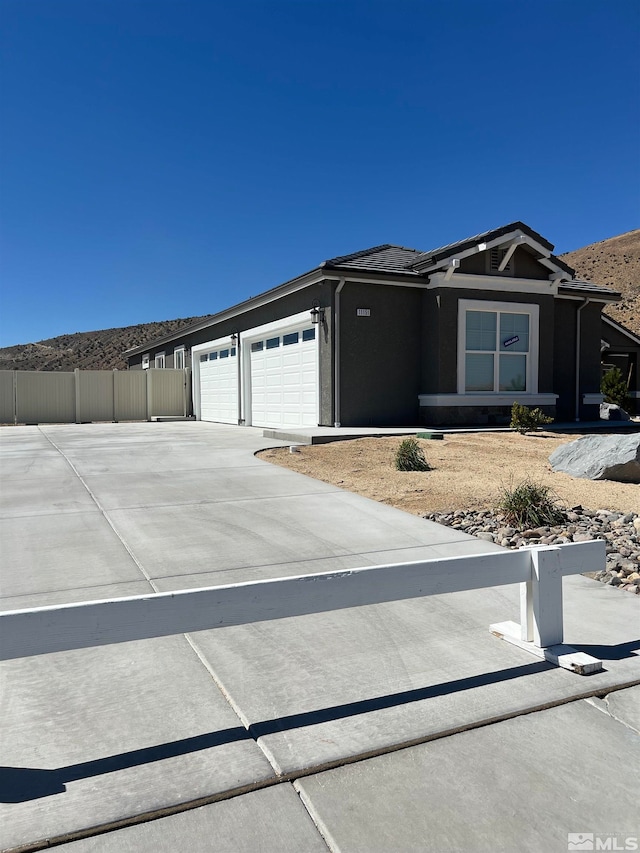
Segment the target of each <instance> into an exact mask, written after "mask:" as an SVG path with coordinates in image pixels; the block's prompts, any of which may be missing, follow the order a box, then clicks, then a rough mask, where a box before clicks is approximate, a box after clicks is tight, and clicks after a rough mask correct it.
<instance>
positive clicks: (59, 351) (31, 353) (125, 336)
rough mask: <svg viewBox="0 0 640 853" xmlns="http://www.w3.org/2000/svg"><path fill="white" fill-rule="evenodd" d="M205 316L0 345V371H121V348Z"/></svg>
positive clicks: (126, 347)
mask: <svg viewBox="0 0 640 853" xmlns="http://www.w3.org/2000/svg"><path fill="white" fill-rule="evenodd" d="M207 316H209V315H205V316H204V317H189V318H186V319H180V320H165V321H163V322H159V323H144V324H142V325H140V326H125V327H124V328H121V329H104V330H103V331H100V332H76V333H75V334H73V335H60V336H59V337H57V338H50V339H49V340H46V341H38V343H35V344H20V345H19V346H15V347H4V348H0V370H74V369H75V368H76V367H79V368H80V369H82V370H114V369H115V368H118V370H124V369H125V368H126V366H127V364H126V362H125V360H124V359H123V358H122V353H123V352H124V351H125V350H127V349H130V348H131V347H136V346H139V345H140V344H143V343H144V342H145V341H150V340H153V339H154V338H160V337H162V336H163V335H169V334H171V333H172V332H175V331H177V330H178V329H180V328H183V327H184V326H189V325H191V323H196V322H197V321H198V320H204V319H206V317H207Z"/></svg>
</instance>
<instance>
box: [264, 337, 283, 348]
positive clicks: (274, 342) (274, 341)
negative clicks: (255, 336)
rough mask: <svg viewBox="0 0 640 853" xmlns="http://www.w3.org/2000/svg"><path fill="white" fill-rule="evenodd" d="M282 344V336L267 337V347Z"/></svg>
mask: <svg viewBox="0 0 640 853" xmlns="http://www.w3.org/2000/svg"><path fill="white" fill-rule="evenodd" d="M279 346H280V338H268V339H267V349H276V347H279Z"/></svg>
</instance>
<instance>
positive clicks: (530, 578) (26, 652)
mask: <svg viewBox="0 0 640 853" xmlns="http://www.w3.org/2000/svg"><path fill="white" fill-rule="evenodd" d="M604 564H605V544H604V542H602V541H599V540H597V541H593V542H581V543H573V544H568V545H559V546H552V547H535V548H530V549H529V548H527V549H521V550H519V551H502V552H495V553H489V554H480V555H476V556H468V557H452V558H448V559H435V560H422V561H420V562H413V563H399V564H395V565H388V566H371V567H367V568H361V569H350V570H346V571H339V572H324V573H322V574H315V575H300V576H296V577H289V578H277V579H274V580H266V581H257V582H253V581H252V582H248V583H238V584H229V585H227V586H217V587H207V588H205V589H189V590H181V591H178V592H164V593H157V594H152V595H144V596H136V597H132V598H116V599H110V600H105V601H88V602H82V603H79V604H67V605H60V606H53V607H39V608H36V609H33V610H13V611H9V612H6V613H2V614H0V660H11V659H15V658H23V657H30V656H33V655H42V654H48V653H50V652H61V651H67V650H70V649H81V648H87V647H90V646H103V645H109V644H112V643H126V642H129V641H131V640H144V639H149V638H152V637H163V636H167V635H170V634H186V633H191V632H193V631H205V630H211V629H213V628H224V627H228V626H230V625H245V624H248V623H251V622H263V621H268V620H271V619H285V618H288V617H290V616H303V615H305V614H309V613H322V612H326V611H329V610H342V609H345V608H348V607H360V606H363V605H368V604H381V603H383V602H389V601H401V600H405V599H410V598H421V597H423V596H427V595H440V594H442V593H449V592H460V591H462V590H472V589H482V588H486V587H494V586H503V585H505V584H513V583H520V584H522V595H521V622H520V625H519V626H517V625H516V624H515V623H512V622H511V623H500V624H498V625H494V626H491V630H492V631H493V633H495V634H496V635H498V636H500V637H503V638H504V639H507V640H510V641H512V642H515V643H516V644H517V645H521V646H523V647H525V648H528V649H529V650H530V651H534V652H535V651H536V650H537V651H538V653H539V654H540V656H542V657H545V658H546V659H547V660H551V661H553V662H554V663H559V664H560V665H563V666H567V665H568V668H570V669H575V670H576V671H580V672H582V671H584V672H586V671H593V669H594V668H597V667H595V664H590V662H593V661H594V659H593V658H588V656H587V655H579V656H578V658H575V656H574V658H572V660H566V661H565V662H563V661H562V660H559V659H558V658H560V657H561V656H563V655H566V654H571V653H573V652H574V650H567V647H561V649H560V650H558V648H557V647H558V644H561V643H562V641H563V622H562V578H563V577H564V576H565V575H571V574H579V573H582V572H594V571H598V570H599V569H602V568H603V567H604ZM554 650H555V651H554ZM596 663H597V662H596ZM585 667H586V668H585Z"/></svg>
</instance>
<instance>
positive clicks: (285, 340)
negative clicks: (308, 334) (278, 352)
mask: <svg viewBox="0 0 640 853" xmlns="http://www.w3.org/2000/svg"><path fill="white" fill-rule="evenodd" d="M298 339H299V334H298V332H291V333H290V334H289V335H283V336H282V346H283V347H287V346H290V345H291V344H297V343H298Z"/></svg>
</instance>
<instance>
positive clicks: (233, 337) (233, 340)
mask: <svg viewBox="0 0 640 853" xmlns="http://www.w3.org/2000/svg"><path fill="white" fill-rule="evenodd" d="M237 345H238V332H237V331H236V330H235V329H234V330H233V332H231V346H232V347H235V346H237Z"/></svg>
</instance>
